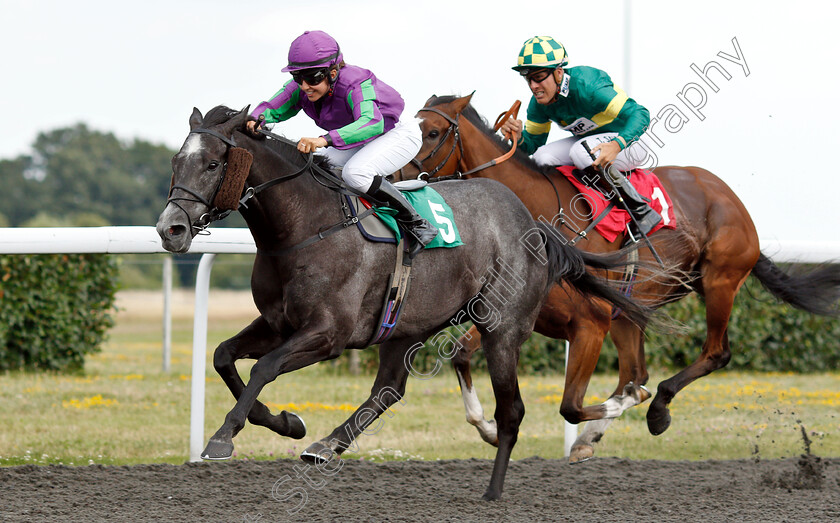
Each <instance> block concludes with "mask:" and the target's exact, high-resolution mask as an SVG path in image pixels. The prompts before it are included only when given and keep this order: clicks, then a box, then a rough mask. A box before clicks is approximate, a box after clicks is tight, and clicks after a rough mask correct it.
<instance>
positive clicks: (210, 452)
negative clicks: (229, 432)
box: [201, 438, 233, 459]
mask: <svg viewBox="0 0 840 523" xmlns="http://www.w3.org/2000/svg"><path fill="white" fill-rule="evenodd" d="M231 456H233V443H231V442H230V441H223V440H219V439H213V438H210V441H209V442H207V447H206V448H205V449H204V452H202V453H201V459H230V457H231Z"/></svg>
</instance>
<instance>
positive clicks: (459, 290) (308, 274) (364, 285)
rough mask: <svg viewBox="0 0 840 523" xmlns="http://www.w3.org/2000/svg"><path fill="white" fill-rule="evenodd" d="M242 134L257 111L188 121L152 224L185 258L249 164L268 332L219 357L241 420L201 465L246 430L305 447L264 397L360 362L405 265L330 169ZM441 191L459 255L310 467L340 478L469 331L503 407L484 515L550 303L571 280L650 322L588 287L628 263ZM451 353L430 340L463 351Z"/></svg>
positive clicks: (420, 291) (421, 298) (431, 270)
mask: <svg viewBox="0 0 840 523" xmlns="http://www.w3.org/2000/svg"><path fill="white" fill-rule="evenodd" d="M247 118H248V113H247V107H246V108H245V109H243V110H241V111H235V110H231V109H228V108H226V107H222V106H219V107H216V108H214V109H211V110H210V111H209V112H208V113H207V115H206V116H202V114H201V112H200V111H198V109H195V110H194V111H193V114H192V116H191V118H190V129H191V131H190V133H189V135H188V136H187V138H186V140H185V142H184V145H183V147H182V148H181V150H180V151H179V152H178V153H177V154H176V155H175V157H174V158H173V160H172V167H173V178H172V189H171V190H170V197H169V200H168V202H167V205H166V207H165V208H164V210H163V212H162V213H161V215H160V218H159V220H158V223H157V231H158V233H159V234H160V237H161V239H162V243H163V246H164V248H165V249H167V250H168V251H171V252H186V251H187V250H189V248H190V244H191V241H192V238H193V237H194V236H195V234H197V233H198V232H200V231H201V230H203V229H204V228H206V226H207V225H208V224H209V222H210V221H212V220H213V219H216V218H220V217H222V216H224V213H222V212H221V211H220V210H219V209H218V208H217V203H216V202H217V200H216V199H217V197H218V196H219V194H220V191H221V192H224V191H228V192H230V182H231V179H232V178H233V177H234V174H233V172H232V171H233V170H234V169H233V166H234V164H236V165H239V164H242V161H240V160H239V158H241V157H242V156H243V154H244V155H245V156H249V157H252V161H251V158H249V160H248V162H246V163H249V164H250V165H246V166H245V168H244V175H241V176H242V178H243V179H244V184H245V185H244V188H243V186H242V185H241V184H240V185H238V186H236V185H234V187H235V188H234V192H235V195H236V197H239V196H242V195H243V194H244V195H245V196H244V197H243V198H242V205H241V206H240V207H239V211H240V212H241V214H242V216H243V217H244V219H245V221H246V223H247V224H248V227H249V229H250V231H251V233H252V234H253V237H254V241H255V243H256V245H257V249H258V252H257V255H256V259H255V262H254V268H253V274H252V277H251V288H252V292H253V297H254V302H255V304H256V306H257V309H258V310H259V312H260V316H259V317H258V318H257V319H255V320H254V321H253V322H252V323H251V324H250V325H248V326H247V327H245V328H244V329H243V330H242V331H241V332H240V333H239V334H237V335H236V336H234V337H233V338H231V339H229V340H227V341H224V342H222V343H221V344H220V345H219V347H218V348H217V349H216V351H215V354H214V360H213V362H214V366H215V368H216V370H217V371H218V373H219V374H220V375H221V377H222V379H223V380H224V382H225V383H226V384H227V386H228V387H229V388H230V390H231V392H232V393H233V395H234V397H235V398H236V405H235V406H234V407H233V409H232V410H231V411H230V412H229V413H228V415H227V416H226V417H225V420H224V423H223V424H222V426H221V428H219V430H218V431H217V432H216V433H215V434H214V435H213V436H212V437H211V438H210V441H209V443H208V444H207V447H206V449H205V450H204V452H203V454H202V457H203V458H205V459H226V458H229V457H230V456H231V455H232V453H233V437H234V436H236V434H237V433H238V432H239V431H240V430H242V428H243V427H244V425H245V421H246V419H247V420H248V421H250V422H251V423H253V424H255V425H262V426H265V427H267V428H269V429H271V430H273V431H274V432H276V433H278V434H280V435H283V436H289V437H292V438H302V437H303V436H304V435H305V433H306V428H305V425H304V424H303V420H302V419H301V418H300V417H298V416H297V415H295V414H292V413H289V412H286V411H283V412H280V413H279V414H271V413H270V412H269V409H268V407H266V406H265V405H263V404H262V403H260V402H259V401H258V400H257V397H258V396H259V394H260V391H261V390H262V389H263V387H265V386H266V385H267V384H268V383H270V382H271V381H273V380H274V379H276V378H277V377H278V376H279V375H281V374H284V373H287V372H291V371H294V370H296V369H300V368H302V367H306V366H307V365H312V364H313V363H317V362H319V361H324V360H329V359H332V358H336V357H338V356H339V355H340V354H341V353H342V352H343V351H344V350H345V349H363V348H365V347H366V346H367V345H368V343H369V341H370V340H371V334H372V333H373V332H374V330H375V329H377V328H378V325H377V323H378V320H379V317H380V309H381V308H382V302H383V296H384V293H385V292H386V291H387V284H388V277H389V275H390V274H391V272H392V271H393V268H394V264H395V261H396V255H397V252H396V249H395V247H394V245H393V244H386V243H372V242H369V241H367V240H366V239H364V238H363V237H362V236H361V235H360V234H357V233H355V232H351V230H350V229H351V228H350V227H346V226H347V225H349V224H350V223H352V221H349V220H348V217H347V215H346V214H345V211H344V209H343V207H342V205H341V198H342V195H341V192H343V191H346V190H347V189H346V188H343V187H342V185H341V184H340V179H339V178H338V177H337V176H336V175H334V174H332V173H331V172H329V171H328V170H327V169H328V166H327V165H325V164H324V163H323V162H322V161H320V160H318V159H317V158H313V156H312V155H309V156H306V155H302V154H301V153H299V152H298V151H297V150H296V149H295V147H294V144H293V143H292V142H289V141H286V140H277V139H271V138H268V139H266V138H265V137H259V136H254V135H252V134H250V133H249V132H248V131H245V129H244V123H245V122H246V120H247ZM234 153H236V154H234ZM234 156H235V157H234ZM237 176H240V175H239V174H237ZM435 189H436V190H437V191H438V192H439V193H440V194H441V195H442V196H443V197H444V198H445V200H446V201H447V203H448V204H449V205H450V206H451V208H452V211H453V214H454V218H455V222H456V224H457V227H458V229H459V232H460V235H461V238H462V240H463V243H464V245H462V246H459V247H455V248H441V249H428V250H424V251H423V252H421V253H420V254H419V255H418V256H417V257H416V258H415V259H414V260H413V264H412V272H411V282H412V283H411V290H410V292H409V294H408V295H407V296H406V298H405V300H404V302H403V306H402V314H401V317H400V321H399V324H398V325H397V326H396V328H395V329H394V332H393V335H392V336H391V338H390V339H389V340H387V341H386V342H384V343H381V344H380V345H379V358H380V366H379V369H378V373H377V375H376V378H375V382H374V385H373V387H372V389H371V395H370V397H369V398H368V399H367V400H366V401H365V402H364V403H363V404H362V405H361V406H360V407H359V408H358V409H357V410H356V411H355V412H354V413H353V415H351V416H350V418H348V419H347V420H346V421H345V422H344V423H342V424H341V425H340V426H339V427H337V428H336V429H335V430H334V431H333V432H332V434H330V435H329V436H327V437H326V438H323V439H321V440H320V441H317V442H315V443H313V444H312V445H310V446H309V448H307V449H306V451H304V453H303V454H302V456H301V457H302V458H303V459H305V460H308V461H311V462H315V463H316V464H318V465H319V466H325V467H329V466H330V465H329V464H330V463H331V462H333V466H335V462H334V460H336V459H340V458H339V455H340V454H341V453H342V452H343V451H344V450H346V449H347V448H348V446H350V445H351V444H352V443H353V440H354V439H355V438H356V437H357V436H358V435H359V434H361V433H362V432H363V431H365V430H366V429H367V428H368V427H369V426H370V425H371V424H372V423H373V422H374V421H376V420H377V418H378V417H379V416H380V415H381V414H383V413H385V412H386V411H387V409H388V408H389V407H390V406H391V405H393V404H394V403H395V402H397V401H401V400H402V396H403V394H404V392H405V385H406V381H407V378H408V377H409V375H410V374H411V373H412V371H413V369H412V368H411V363H412V359H413V355H414V353H416V350H417V348H418V347H420V346H422V342H424V340H426V339H428V338H429V337H430V336H432V335H435V334H436V333H440V332H441V330H442V329H443V328H445V327H448V326H450V325H460V324H461V323H465V322H468V321H472V322H473V323H474V324H475V325H476V326H477V327H478V330H479V331H480V332H481V335H482V340H483V347H484V352H485V354H486V357H487V365H488V369H489V374H490V378H491V381H492V386H493V392H494V394H495V398H496V405H497V407H496V412H495V421H496V423H497V427H498V441H499V444H498V450H497V453H496V457H495V462H494V466H493V472H492V476H491V480H490V484H489V486H488V488H487V491H486V492H485V494H484V499H498V498H499V497H500V496H501V493H502V487H503V483H504V478H505V473H506V471H507V466H508V462H509V459H510V454H511V451H512V449H513V447H514V445H515V443H516V440H517V434H518V432H519V424H520V422H521V421H522V418H523V416H524V415H525V406H524V404H523V402H522V398H521V396H520V392H519V385H518V381H517V362H518V359H519V350H520V347H521V345H522V343H523V342H524V341H525V340H526V339H528V337H529V335H530V334H531V332H532V331H533V328H534V321H535V320H536V317H537V314H538V313H539V311H540V308H541V307H542V305H543V302H544V300H545V297H546V293H547V291H548V289H549V287H550V286H551V285H553V284H554V283H555V282H558V281H560V280H561V279H562V280H563V281H566V282H568V283H570V284H571V285H572V286H573V287H574V289H575V292H579V293H581V294H582V295H585V296H589V297H590V298H591V299H604V300H607V301H608V302H611V303H613V304H614V305H615V306H617V307H621V309H622V310H623V311H624V312H625V314H627V315H628V316H629V317H631V318H633V319H634V320H635V321H638V322H639V323H640V324H644V323H645V322H646V321H647V320H648V319H649V314H650V311H649V310H648V309H646V308H645V307H643V306H641V305H638V304H636V303H635V302H633V301H631V300H629V299H628V298H625V297H624V296H623V295H622V294H621V293H619V292H617V291H616V290H614V289H613V288H612V287H610V286H609V285H608V284H607V283H606V282H605V281H604V280H601V279H600V278H599V277H596V276H594V275H593V272H598V271H601V270H606V269H610V268H616V267H618V266H620V265H621V264H622V261H621V259H619V257H617V256H616V257H612V258H607V257H597V256H595V255H589V254H583V253H582V252H581V251H578V250H576V249H575V248H573V247H571V246H567V245H564V244H563V243H562V242H560V241H559V240H557V239H556V238H555V236H554V234H552V231H550V230H548V229H547V228H545V226H543V225H541V224H537V223H536V222H534V220H533V219H532V217H531V215H530V214H529V212H528V210H527V209H526V208H525V206H524V205H523V204H522V203H521V202H520V201H519V199H518V198H517V197H516V196H515V195H514V194H513V193H512V192H511V191H510V190H509V189H507V188H506V187H505V186H504V185H502V184H500V183H497V182H494V181H491V180H475V181H470V182H460V183H440V184H436V186H435ZM240 191H241V192H240ZM588 268H591V269H594V270H593V271H590V270H588ZM444 332H446V331H444ZM444 338H445V336H442V335H441V334H438V336H436V337H435V338H433V339H434V340H438V341H439V342H440V343H441V344H445V343H451V342H455V341H456V340H455V339H454V337H451V339H448V340H447V339H444ZM441 348H442V347H441ZM241 358H252V359H256V360H257V361H256V363H255V364H254V365H253V367H252V369H251V374H250V378H249V380H248V383H247V385H246V384H245V383H244V382H243V380H242V379H241V378H240V377H239V375H238V373H237V371H236V368H235V366H234V362H235V361H236V360H238V359H241Z"/></svg>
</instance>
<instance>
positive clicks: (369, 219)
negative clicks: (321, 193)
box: [344, 180, 463, 345]
mask: <svg viewBox="0 0 840 523" xmlns="http://www.w3.org/2000/svg"><path fill="white" fill-rule="evenodd" d="M394 186H395V187H396V188H397V189H399V190H400V191H403V195H404V196H405V197H406V199H407V200H409V201H410V202H411V204H412V205H413V206H414V208H415V209H417V212H418V213H420V215H422V216H423V217H424V218H426V219H427V220H434V221H435V222H436V223H439V224H441V225H443V226H444V228H443V229H441V230H440V233H439V234H438V236H437V237H436V238H435V239H434V240H433V241H432V242H431V243H429V244H428V245H427V246H426V247H425V248H426V249H433V248H436V247H457V246H459V245H463V242H462V241H461V236H460V234H459V233H458V229H457V227H456V226H455V220H454V218H453V216H452V209H450V208H449V206H448V205H446V202H445V201H444V200H443V198H442V197H441V196H440V194H438V192H437V191H435V190H433V189H431V188H430V187H427V183H426V182H424V181H422V180H406V181H404V182H397V183H395V184H394ZM344 198H345V201H346V204H347V210H349V212H350V214H351V215H352V216H353V217H358V216H361V215H365V216H363V217H362V219H360V220H357V221H356V227H357V228H358V230H359V232H360V233H361V235H362V236H363V237H364V238H365V239H367V240H368V241H372V242H380V243H395V244H398V246H397V259H396V264H395V266H394V272H393V273H392V274H391V275H390V276H389V278H388V285H387V289H388V290H387V291H386V292H385V298H384V302H383V304H382V312H381V314H380V317H379V322H378V323H377V328H376V330H375V332H374V333H373V336H372V337H371V339H370V341H369V342H368V345H376V344H378V343H382V342H384V341H386V340H387V339H388V338H390V337H391V334H393V332H394V329H395V328H396V326H397V322H398V321H399V317H400V313H401V312H402V304H403V300H404V299H405V297H406V295H407V294H408V288H409V283H410V282H411V279H410V275H411V263H412V259H411V258H410V257H409V256H406V255H405V252H406V242H407V240H406V238H405V235H404V234H402V231H400V229H399V226H398V224H397V221H396V219H394V217H393V215H392V214H390V213H389V211H392V209H388V208H385V207H377V208H375V210H374V212H373V214H370V213H369V211H370V210H371V209H372V206H371V204H370V203H369V202H367V201H366V200H365V199H364V198H362V197H359V196H356V195H347V194H345V195H344ZM427 211H428V212H427ZM435 211H437V212H435ZM394 212H396V211H394ZM430 213H431V214H430Z"/></svg>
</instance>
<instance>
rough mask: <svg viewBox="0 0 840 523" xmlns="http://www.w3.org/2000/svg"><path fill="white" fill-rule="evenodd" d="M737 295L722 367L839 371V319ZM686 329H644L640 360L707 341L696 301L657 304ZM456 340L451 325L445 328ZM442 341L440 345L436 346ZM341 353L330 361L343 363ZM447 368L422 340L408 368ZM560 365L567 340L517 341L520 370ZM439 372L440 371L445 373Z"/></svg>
mask: <svg viewBox="0 0 840 523" xmlns="http://www.w3.org/2000/svg"><path fill="white" fill-rule="evenodd" d="M748 283H750V286H749V287H748V288H744V289H742V291H741V292H740V293H739V294H738V296H737V298H736V299H735V307H734V309H733V311H732V316H731V318H730V322H729V344H730V348H731V351H732V359H731V360H730V362H729V364H728V365H727V367H726V368H727V369H732V370H752V371H776V372H797V373H807V372H822V371H832V370H836V369H838V368H840V320H838V319H836V318H824V317H819V316H814V315H811V314H808V313H806V312H803V311H799V310H796V309H793V308H791V307H789V306H787V305H784V304H781V303H778V302H777V301H776V300H775V299H774V298H773V297H772V296H771V295H770V294H769V293H768V292H767V291H765V290H764V289H763V288H762V287H761V286H760V285H759V284H758V283H757V282H755V281H750V282H748ZM662 310H663V311H664V312H665V313H667V314H668V315H669V316H671V317H672V318H674V319H676V320H677V321H679V322H681V323H682V324H684V325H685V326H686V333H685V334H682V335H674V334H672V333H659V332H655V331H648V332H647V339H646V340H645V353H646V361H647V364H648V366H649V367H651V368H654V369H669V370H679V369H682V368H685V367H686V366H687V365H689V364H690V363H691V362H693V361H694V360H695V359H697V357H698V356H699V355H700V352H701V350H702V348H703V342H704V340H705V338H706V312H705V307H704V305H703V302H702V300H701V299H700V298H699V297H698V296H697V295H696V294H692V295H689V296H687V297H685V298H683V299H682V300H680V301H678V302H675V303H671V304H669V305H667V306H665V307H664V308H663V309H662ZM447 330H449V331H450V333H452V334H453V335H455V336H456V337H457V334H458V332H457V330H455V329H454V328H451V327H450V328H449V329H447ZM438 345H440V344H438ZM346 357H347V356H346V354H345V355H342V358H341V359H339V361H338V362H337V363H336V367H337V368H338V369H339V370H343V369H344V368H346ZM360 359H361V365H360V366H361V368H362V369H363V370H366V371H371V372H376V368H377V366H378V363H379V362H378V359H379V358H378V353H377V351H376V350H372V349H368V350H365V351H363V352H362V354H361V358H360ZM438 360H440V362H441V363H442V364H443V365H444V367H445V368H446V367H450V366H451V363H450V362H449V361H446V359H445V358H441V357H440V356H439V355H438V347H436V346H435V345H433V344H431V343H429V342H428V341H427V342H426V344H425V346H424V347H423V348H422V349H420V350H419V351H417V353H416V357H415V360H414V363H413V368H414V369H415V370H417V371H418V372H424V373H425V372H430V371H431V370H432V369H434V366H435V363H436V361H438ZM564 366H565V342H564V341H563V340H555V339H551V338H546V337H545V336H541V335H539V334H532V335H531V337H530V339H529V340H528V341H526V342H525V344H524V345H523V346H522V351H521V355H520V359H519V372H520V373H521V374H522V375H532V374H555V373H558V372H560V373H562V372H563V370H564ZM472 368H473V369H476V370H482V371H486V369H487V363H486V360H485V359H484V354H483V352H481V351H478V352H476V354H475V355H474V356H473V359H472ZM617 369H618V354H617V351H616V348H615V345H613V343H612V341H611V340H610V339H609V337H608V338H607V339H606V340H605V343H604V346H603V347H602V349H601V356H600V358H599V360H598V366H597V367H596V372H606V371H609V372H613V371H616V370H617ZM444 370H445V369H442V370H441V372H443V371H444Z"/></svg>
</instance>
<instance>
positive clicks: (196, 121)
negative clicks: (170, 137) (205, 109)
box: [190, 107, 204, 130]
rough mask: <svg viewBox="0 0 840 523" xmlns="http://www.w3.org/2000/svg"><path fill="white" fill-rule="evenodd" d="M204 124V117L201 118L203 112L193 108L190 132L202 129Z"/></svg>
mask: <svg viewBox="0 0 840 523" xmlns="http://www.w3.org/2000/svg"><path fill="white" fill-rule="evenodd" d="M202 123H204V117H203V116H201V111H199V110H198V107H193V112H192V115H191V116H190V130H192V129H195V128H197V127H201V124H202Z"/></svg>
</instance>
